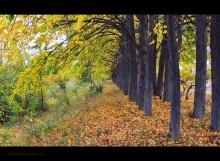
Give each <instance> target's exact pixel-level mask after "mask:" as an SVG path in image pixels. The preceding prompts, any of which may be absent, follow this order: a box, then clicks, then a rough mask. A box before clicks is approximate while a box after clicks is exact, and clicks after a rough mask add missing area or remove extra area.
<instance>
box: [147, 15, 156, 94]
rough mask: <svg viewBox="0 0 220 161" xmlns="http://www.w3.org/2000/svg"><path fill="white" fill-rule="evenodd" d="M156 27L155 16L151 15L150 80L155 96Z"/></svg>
mask: <svg viewBox="0 0 220 161" xmlns="http://www.w3.org/2000/svg"><path fill="white" fill-rule="evenodd" d="M154 27H155V15H149V43H150V45H149V59H148V61H149V68H150V78H151V83H152V85H153V86H152V90H153V94H154V95H155V94H156V87H157V82H156V62H157V51H156V42H157V36H156V34H155V33H154Z"/></svg>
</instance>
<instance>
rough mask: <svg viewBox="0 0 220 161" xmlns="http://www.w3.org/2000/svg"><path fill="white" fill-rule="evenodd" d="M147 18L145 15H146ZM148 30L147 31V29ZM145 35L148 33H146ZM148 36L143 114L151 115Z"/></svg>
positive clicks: (147, 40) (148, 39) (148, 41)
mask: <svg viewBox="0 0 220 161" xmlns="http://www.w3.org/2000/svg"><path fill="white" fill-rule="evenodd" d="M146 18H147V16H146ZM147 32H148V31H147ZM146 35H149V34H148V33H147V34H146ZM149 43H150V38H148V37H146V48H145V49H146V50H145V51H146V61H145V63H146V73H145V77H146V84H145V91H144V114H145V115H146V116H152V92H153V91H152V88H153V84H152V78H151V69H152V68H151V63H150V62H151V61H152V57H151V55H150V52H151V48H150V45H149Z"/></svg>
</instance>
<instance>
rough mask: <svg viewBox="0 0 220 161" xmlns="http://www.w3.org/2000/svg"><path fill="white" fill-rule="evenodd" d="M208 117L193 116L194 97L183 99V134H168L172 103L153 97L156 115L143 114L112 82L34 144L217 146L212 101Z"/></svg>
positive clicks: (33, 143)
mask: <svg viewBox="0 0 220 161" xmlns="http://www.w3.org/2000/svg"><path fill="white" fill-rule="evenodd" d="M208 104H209V105H207V110H206V111H207V115H206V117H205V118H201V119H194V118H191V117H190V113H191V111H192V108H193V100H189V101H185V100H183V101H182V103H181V106H182V107H181V137H180V139H179V140H178V141H176V142H174V141H173V140H171V139H169V138H168V127H169V113H170V109H169V104H168V103H164V102H162V101H161V100H159V99H158V98H157V97H153V109H152V110H153V116H152V117H146V116H144V113H143V111H139V110H138V107H137V106H136V104H135V103H134V102H130V101H129V100H128V97H127V96H125V95H124V94H123V93H122V91H121V90H120V89H118V88H117V87H116V86H115V85H114V84H113V83H112V82H110V81H109V82H107V83H106V84H105V86H104V91H103V93H102V94H101V95H99V96H97V97H96V98H93V99H90V100H88V102H87V104H85V105H84V106H83V107H81V109H80V113H79V112H78V113H77V114H72V115H69V117H67V118H66V120H65V122H63V123H62V124H59V125H58V126H56V127H54V128H53V129H52V130H51V131H50V132H49V133H47V134H46V135H45V137H43V138H36V137H34V138H32V139H31V145H32V146H67V145H68V146H218V145H220V132H213V131H210V130H209V126H210V102H208Z"/></svg>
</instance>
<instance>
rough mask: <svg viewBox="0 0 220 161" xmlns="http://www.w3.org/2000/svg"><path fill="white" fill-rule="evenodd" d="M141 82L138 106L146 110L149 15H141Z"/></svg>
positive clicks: (139, 84)
mask: <svg viewBox="0 0 220 161" xmlns="http://www.w3.org/2000/svg"><path fill="white" fill-rule="evenodd" d="M138 18H139V75H138V76H139V83H138V107H139V109H140V110H144V99H145V97H144V92H145V88H146V49H145V48H146V39H147V30H148V26H147V24H148V17H147V15H139V16H138Z"/></svg>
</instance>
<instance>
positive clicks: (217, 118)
mask: <svg viewBox="0 0 220 161" xmlns="http://www.w3.org/2000/svg"><path fill="white" fill-rule="evenodd" d="M210 38H211V40H210V47H211V72H212V74H211V77H212V78H211V79H212V111H211V127H210V128H211V130H220V45H219V44H220V15H211V35H210Z"/></svg>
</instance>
